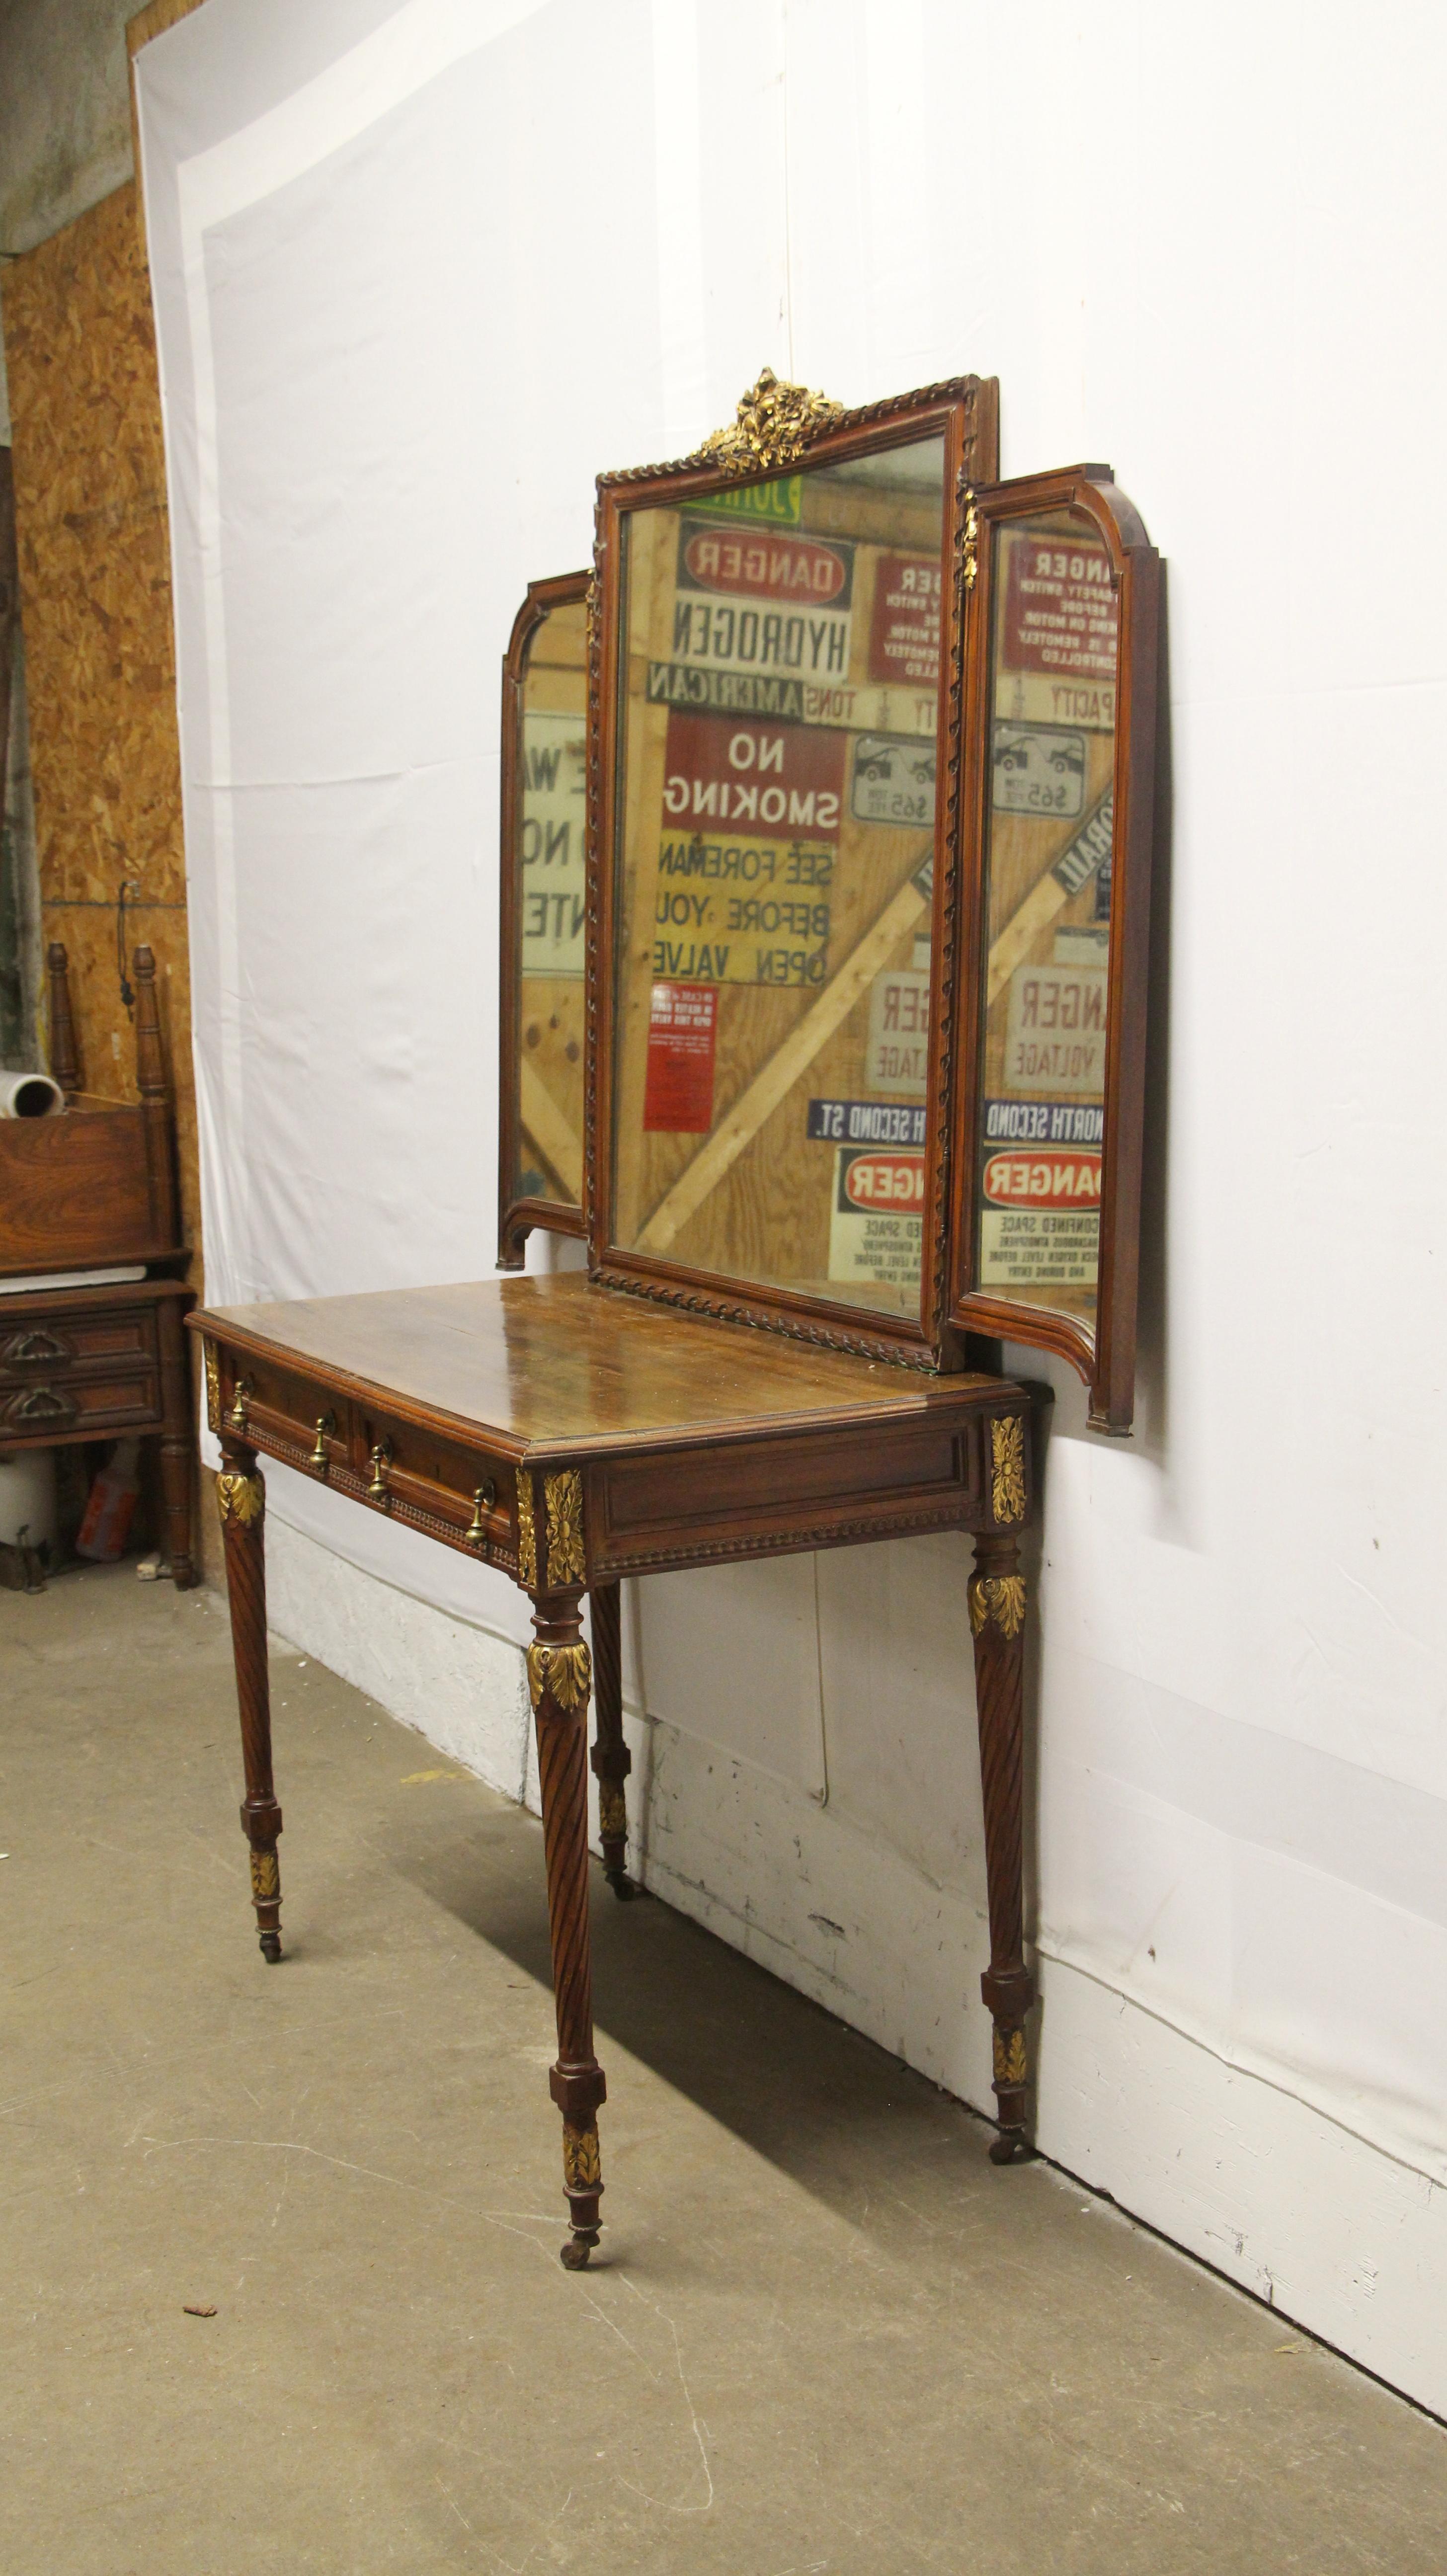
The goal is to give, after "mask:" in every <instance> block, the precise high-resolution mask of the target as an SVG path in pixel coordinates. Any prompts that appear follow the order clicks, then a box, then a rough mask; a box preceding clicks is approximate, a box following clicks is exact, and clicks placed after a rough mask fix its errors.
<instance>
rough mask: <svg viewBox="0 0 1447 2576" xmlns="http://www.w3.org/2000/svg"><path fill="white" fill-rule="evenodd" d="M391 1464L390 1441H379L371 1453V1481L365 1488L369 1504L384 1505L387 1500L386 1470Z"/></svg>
mask: <svg viewBox="0 0 1447 2576" xmlns="http://www.w3.org/2000/svg"><path fill="white" fill-rule="evenodd" d="M391 1463H392V1443H391V1441H390V1440H379V1441H378V1443H377V1446H376V1448H375V1449H374V1450H373V1452H372V1481H371V1483H370V1485H369V1486H368V1487H367V1500H368V1502H369V1503H385V1501H386V1500H387V1469H388V1468H389V1467H390V1465H391Z"/></svg>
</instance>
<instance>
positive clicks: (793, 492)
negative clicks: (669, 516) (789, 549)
mask: <svg viewBox="0 0 1447 2576" xmlns="http://www.w3.org/2000/svg"><path fill="white" fill-rule="evenodd" d="M803 490H804V478H803V476H802V474H786V475H785V476H784V478H783V480H782V482H779V483H744V484H740V485H739V486H738V487H737V489H736V490H734V491H732V492H715V493H713V494H712V495H711V497H710V498H709V499H708V500H707V501H685V503H684V505H683V506H684V508H685V509H686V510H706V511H707V513H708V515H709V517H710V518H711V519H717V518H725V519H761V520H763V521H764V523H765V524H766V525H767V526H769V527H772V528H797V526H798V524H799V504H800V499H801V496H802V494H803Z"/></svg>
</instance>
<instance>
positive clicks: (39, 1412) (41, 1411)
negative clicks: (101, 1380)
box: [5, 1386, 78, 1422]
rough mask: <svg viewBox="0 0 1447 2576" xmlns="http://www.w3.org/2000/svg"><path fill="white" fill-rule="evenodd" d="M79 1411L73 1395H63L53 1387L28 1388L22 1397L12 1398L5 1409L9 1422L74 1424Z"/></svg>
mask: <svg viewBox="0 0 1447 2576" xmlns="http://www.w3.org/2000/svg"><path fill="white" fill-rule="evenodd" d="M77 1410H78V1408H77V1405H76V1401H75V1398H74V1396H72V1395H62V1394H60V1393H59V1392H58V1390H57V1389H56V1388H55V1387H53V1386H28V1387H26V1389H25V1391H24V1393H23V1394H22V1395H17V1396H14V1397H12V1399H11V1401H10V1403H9V1404H8V1405H7V1406H6V1408H5V1419H6V1421H7V1422H73V1421H74V1420H75V1417H76V1412H77Z"/></svg>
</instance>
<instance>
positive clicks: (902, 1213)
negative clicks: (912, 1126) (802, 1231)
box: [829, 1145, 924, 1313]
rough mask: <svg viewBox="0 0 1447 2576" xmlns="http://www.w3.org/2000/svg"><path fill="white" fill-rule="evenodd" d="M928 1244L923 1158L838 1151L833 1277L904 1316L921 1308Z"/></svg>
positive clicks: (847, 1147)
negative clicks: (922, 1258) (922, 1273)
mask: <svg viewBox="0 0 1447 2576" xmlns="http://www.w3.org/2000/svg"><path fill="white" fill-rule="evenodd" d="M923 1241H924V1156H923V1154H915V1153H908V1152H899V1151H890V1150H888V1149H883V1148H878V1147H876V1148H874V1149H873V1150H869V1149H866V1150H865V1151H864V1152H863V1153H860V1152H859V1151H858V1150H857V1149H856V1148H855V1147H853V1146H851V1145H839V1146H836V1148H835V1154H834V1199H833V1204H832V1206H831V1208H830V1212H829V1276H830V1278H831V1279H836V1280H852V1281H853V1282H854V1283H855V1284H856V1285H858V1286H860V1287H865V1288H867V1289H868V1290H870V1291H871V1292H872V1293H871V1296H870V1301H869V1302H870V1303H871V1304H878V1303H881V1302H882V1303H884V1304H885V1305H891V1304H894V1305H897V1306H898V1308H899V1311H900V1312H901V1313H904V1312H905V1311H906V1310H907V1309H908V1308H909V1307H910V1306H911V1305H913V1306H915V1307H917V1306H918V1302H919V1264H920V1247H921V1245H922V1243H923ZM881 1290H882V1291H884V1292H886V1293H885V1295H884V1296H883V1298H882V1299H881V1297H880V1294H879V1292H880V1291H881Z"/></svg>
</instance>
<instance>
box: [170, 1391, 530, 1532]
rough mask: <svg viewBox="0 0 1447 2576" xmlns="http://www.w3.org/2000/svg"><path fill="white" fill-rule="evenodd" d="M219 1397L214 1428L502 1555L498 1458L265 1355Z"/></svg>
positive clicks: (508, 1502)
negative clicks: (276, 1364)
mask: <svg viewBox="0 0 1447 2576" xmlns="http://www.w3.org/2000/svg"><path fill="white" fill-rule="evenodd" d="M238 1388H239V1389H240V1390H241V1398H242V1420H241V1422H240V1423H239V1424H237V1423H236V1422H235V1419H234V1406H235V1403H236V1395H237V1390H238ZM219 1401H220V1410H221V1414H222V1419H223V1427H224V1425H225V1424H226V1423H230V1424H231V1425H232V1427H233V1428H235V1429H238V1430H239V1431H240V1434H241V1436H242V1437H243V1438H246V1439H249V1440H252V1441H254V1442H255V1444H256V1445H257V1447H258V1448H259V1449H261V1450H262V1451H263V1453H264V1454H266V1455H267V1456H270V1457H273V1458H280V1459H282V1460H283V1461H284V1462H285V1463H286V1465H288V1466H291V1467H297V1468H300V1469H302V1470H304V1471H305V1472H306V1473H308V1474H311V1475H314V1476H316V1477H317V1478H318V1480H325V1481H326V1482H327V1483H328V1484H331V1485H334V1486H335V1487H336V1488H337V1489H338V1490H339V1491H340V1492H344V1493H347V1494H351V1495H360V1496H361V1498H362V1499H363V1500H364V1501H367V1502H371V1503H373V1504H375V1505H376V1506H377V1508H378V1509H379V1510H384V1511H388V1512H391V1513H393V1514H394V1515H395V1517H396V1518H397V1519H398V1520H401V1521H404V1522H411V1523H413V1524H414V1525H416V1526H418V1527H421V1528H424V1529H428V1530H430V1531H431V1533H432V1534H433V1536H435V1537H437V1538H444V1539H450V1540H452V1541H453V1542H454V1544H456V1545H458V1546H462V1545H464V1544H467V1545H470V1546H471V1547H472V1548H473V1549H474V1550H475V1551H476V1553H477V1554H478V1555H479V1556H482V1557H486V1556H490V1555H492V1554H494V1553H496V1552H502V1553H503V1554H505V1555H506V1556H507V1557H508V1558H509V1559H510V1558H511V1556H512V1553H513V1542H512V1514H513V1505H514V1498H515V1479H514V1475H513V1470H512V1468H511V1467H510V1466H508V1465H506V1464H505V1463H504V1462H503V1461H502V1460H500V1459H493V1458H489V1457H487V1456H485V1455H482V1454H480V1453H479V1452H477V1451H475V1450H470V1449H467V1448H464V1447H463V1446H462V1444H461V1443H460V1442H453V1441H447V1440H443V1439H440V1438H439V1437H438V1436H437V1435H436V1434H434V1433H432V1432H430V1431H421V1430H418V1429H416V1428H415V1427H414V1426H413V1425H411V1424H408V1423H399V1422H398V1421H396V1420H395V1419H394V1418H393V1417H392V1416H390V1415H384V1414H375V1415H374V1414H373V1413H371V1412H370V1411H368V1410H367V1409H366V1408H365V1407H364V1406H362V1405H358V1404H349V1403H347V1402H346V1401H345V1400H344V1399H343V1398H341V1397H339V1396H336V1395H333V1394H331V1393H330V1392H329V1391H328V1389H327V1388H326V1387H325V1386H321V1385H317V1384H316V1383H315V1382H312V1381H309V1380H308V1379H307V1378H305V1377H304V1376H302V1375H300V1374H299V1373H293V1372H291V1371H288V1370H284V1369H274V1368H271V1367H269V1366H267V1365H266V1363H265V1362H258V1361H253V1360H250V1359H248V1360H247V1361H246V1362H245V1363H244V1365H243V1364H242V1363H240V1362H237V1363H235V1364H234V1366H233V1367H230V1368H228V1369H227V1371H226V1373H225V1375H224V1377H223V1379H222V1381H221V1385H220V1390H219ZM479 1495H480V1496H481V1501H480V1502H479V1499H478V1497H479Z"/></svg>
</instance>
